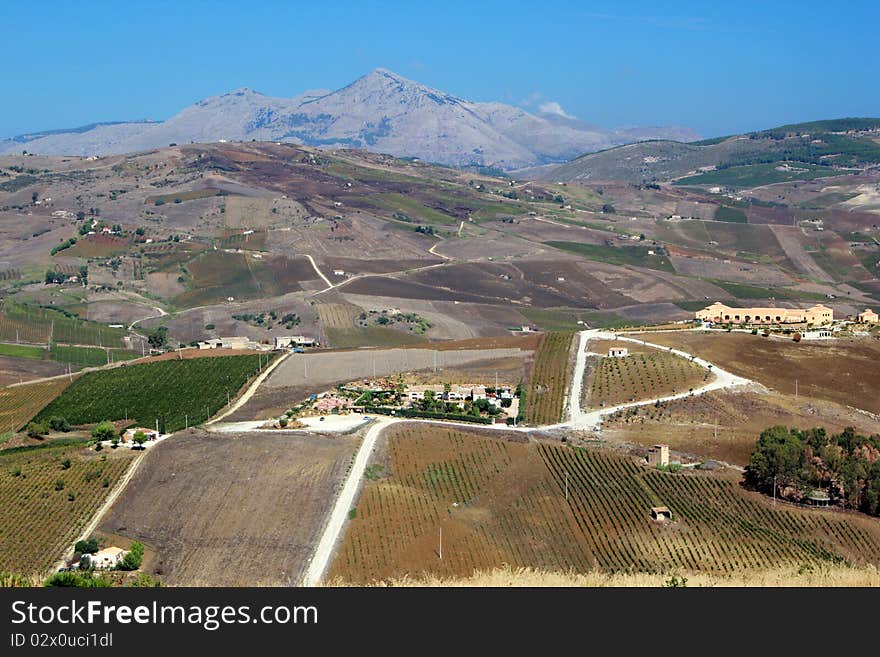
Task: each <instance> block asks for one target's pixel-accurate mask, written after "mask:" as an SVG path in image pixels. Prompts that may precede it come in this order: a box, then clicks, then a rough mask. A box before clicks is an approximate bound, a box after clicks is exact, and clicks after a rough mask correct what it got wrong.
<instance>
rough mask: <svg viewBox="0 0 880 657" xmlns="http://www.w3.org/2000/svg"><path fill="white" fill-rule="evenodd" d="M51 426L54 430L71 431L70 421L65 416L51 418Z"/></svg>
mask: <svg viewBox="0 0 880 657" xmlns="http://www.w3.org/2000/svg"><path fill="white" fill-rule="evenodd" d="M49 428H50V429H52V431H63V432H64V433H67V432H68V431H70V422H68V421H67V418H63V417H52V418H49Z"/></svg>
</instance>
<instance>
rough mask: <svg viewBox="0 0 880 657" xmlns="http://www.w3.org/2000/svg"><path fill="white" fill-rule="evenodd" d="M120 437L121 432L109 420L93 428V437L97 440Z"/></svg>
mask: <svg viewBox="0 0 880 657" xmlns="http://www.w3.org/2000/svg"><path fill="white" fill-rule="evenodd" d="M118 437H119V432H118V431H116V427H115V426H114V425H113V423H112V422H110V421H109V420H105V421H104V422H101V423H100V424H98V425H97V426H96V427H95V428H94V429H92V438H94V439H95V440H113V439H114V438H118Z"/></svg>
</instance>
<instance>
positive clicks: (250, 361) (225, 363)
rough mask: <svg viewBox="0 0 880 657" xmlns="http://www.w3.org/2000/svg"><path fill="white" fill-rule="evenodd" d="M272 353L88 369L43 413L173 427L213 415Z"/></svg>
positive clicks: (78, 419)
mask: <svg viewBox="0 0 880 657" xmlns="http://www.w3.org/2000/svg"><path fill="white" fill-rule="evenodd" d="M271 358H272V357H271V355H265V354H254V355H246V356H221V357H217V358H193V359H185V360H163V361H159V362H153V363H144V364H140V365H124V366H120V367H116V368H112V369H108V370H99V371H95V372H88V373H86V374H84V375H82V376H81V377H80V378H78V379H77V380H76V381H74V383H72V384H71V385H70V386H69V387H68V388H67V389H65V390H64V392H63V393H62V394H61V395H60V396H58V397H57V398H55V399H54V400H53V401H51V402H50V403H49V405H48V406H46V407H45V408H44V409H43V410H42V411H41V412H40V413H39V415H37V418H36V419H37V420H45V419H48V418H51V417H53V416H60V417H65V418H67V420H68V422H70V423H71V424H75V425H77V424H90V423H94V422H101V421H103V420H122V419H130V420H133V421H135V422H137V423H138V424H142V425H146V426H148V427H154V426H156V424H157V423H158V424H159V426H160V429H161V427H162V425H163V424H164V426H165V430H166V431H167V432H173V431H178V430H180V429H183V428H184V427H185V426H187V425H189V426H194V425H197V424H201V423H202V422H205V421H206V420H208V419H209V418H210V417H211V416H212V415H214V414H216V413H217V412H218V411H220V410H221V409H222V408H223V407H224V406H226V405H227V403H228V400H231V399H234V398H235V396H236V395H237V394H238V391H239V390H240V389H241V387H242V386H244V385H245V383H247V382H248V380H250V378H251V377H253V376H255V375H256V374H257V373H258V372H259V371H260V368H261V367H266V365H267V364H268V363H269V361H270V360H271Z"/></svg>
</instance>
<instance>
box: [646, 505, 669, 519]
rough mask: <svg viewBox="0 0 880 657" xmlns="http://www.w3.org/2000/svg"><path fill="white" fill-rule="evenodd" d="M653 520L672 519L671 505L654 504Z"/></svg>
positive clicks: (652, 508)
mask: <svg viewBox="0 0 880 657" xmlns="http://www.w3.org/2000/svg"><path fill="white" fill-rule="evenodd" d="M651 520H660V521H666V520H672V511H670V510H669V507H666V506H652V507H651Z"/></svg>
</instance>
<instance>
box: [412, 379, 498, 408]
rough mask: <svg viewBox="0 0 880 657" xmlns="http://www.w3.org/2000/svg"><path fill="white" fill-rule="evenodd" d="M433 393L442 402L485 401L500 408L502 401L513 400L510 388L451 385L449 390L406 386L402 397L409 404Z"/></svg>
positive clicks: (441, 387)
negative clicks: (427, 393) (428, 393)
mask: <svg viewBox="0 0 880 657" xmlns="http://www.w3.org/2000/svg"><path fill="white" fill-rule="evenodd" d="M426 392H431V393H433V395H434V397H435V398H436V399H442V400H443V401H479V400H481V399H485V400H487V401H488V402H489V403H490V404H492V405H493V406H501V402H502V400H505V399H510V400H512V399H514V395H513V392H511V390H510V388H505V387H501V388H491V389H489V388H487V386H484V385H478V384H462V385H451V386H449V390H446V387H445V386H443V385H436V384H435V385H413V386H407V388H406V390H405V391H404V396H405V397H406V398H407V399H409V400H410V401H411V402H413V401H419V400H422V399H424V398H425V393H426Z"/></svg>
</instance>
